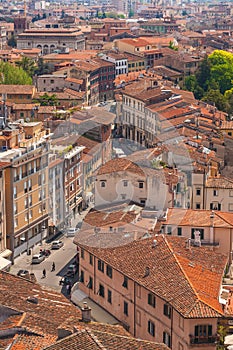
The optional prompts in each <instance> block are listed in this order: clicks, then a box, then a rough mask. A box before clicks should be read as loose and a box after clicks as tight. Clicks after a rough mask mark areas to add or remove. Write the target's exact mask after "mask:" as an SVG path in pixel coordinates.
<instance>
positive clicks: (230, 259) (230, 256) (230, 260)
mask: <svg viewBox="0 0 233 350" xmlns="http://www.w3.org/2000/svg"><path fill="white" fill-rule="evenodd" d="M231 264H232V228H230V252H229V265H231Z"/></svg>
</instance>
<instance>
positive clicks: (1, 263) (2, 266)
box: [0, 256, 11, 271]
mask: <svg viewBox="0 0 233 350" xmlns="http://www.w3.org/2000/svg"><path fill="white" fill-rule="evenodd" d="M10 266H11V261H10V260H7V259H4V258H2V257H1V256H0V270H2V271H4V270H7V269H8V268H9V267H10Z"/></svg>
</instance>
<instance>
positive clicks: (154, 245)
mask: <svg viewBox="0 0 233 350" xmlns="http://www.w3.org/2000/svg"><path fill="white" fill-rule="evenodd" d="M156 245H157V240H156V239H154V240H153V242H152V248H155V247H156Z"/></svg>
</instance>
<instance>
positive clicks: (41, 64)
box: [34, 57, 54, 75]
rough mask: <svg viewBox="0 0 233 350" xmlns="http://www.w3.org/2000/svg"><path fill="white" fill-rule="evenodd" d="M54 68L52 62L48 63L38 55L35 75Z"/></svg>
mask: <svg viewBox="0 0 233 350" xmlns="http://www.w3.org/2000/svg"><path fill="white" fill-rule="evenodd" d="M53 70H54V67H53V65H52V64H49V63H47V62H44V60H43V58H42V57H40V58H39V59H38V62H37V67H36V69H35V72H34V73H35V74H36V75H42V74H50V73H52V72H53Z"/></svg>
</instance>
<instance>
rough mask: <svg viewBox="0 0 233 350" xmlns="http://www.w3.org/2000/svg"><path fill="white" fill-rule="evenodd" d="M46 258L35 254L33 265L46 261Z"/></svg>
mask: <svg viewBox="0 0 233 350" xmlns="http://www.w3.org/2000/svg"><path fill="white" fill-rule="evenodd" d="M44 259H45V256H44V255H42V254H35V255H33V257H32V262H31V263H32V264H40V263H41V262H42V261H44Z"/></svg>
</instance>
